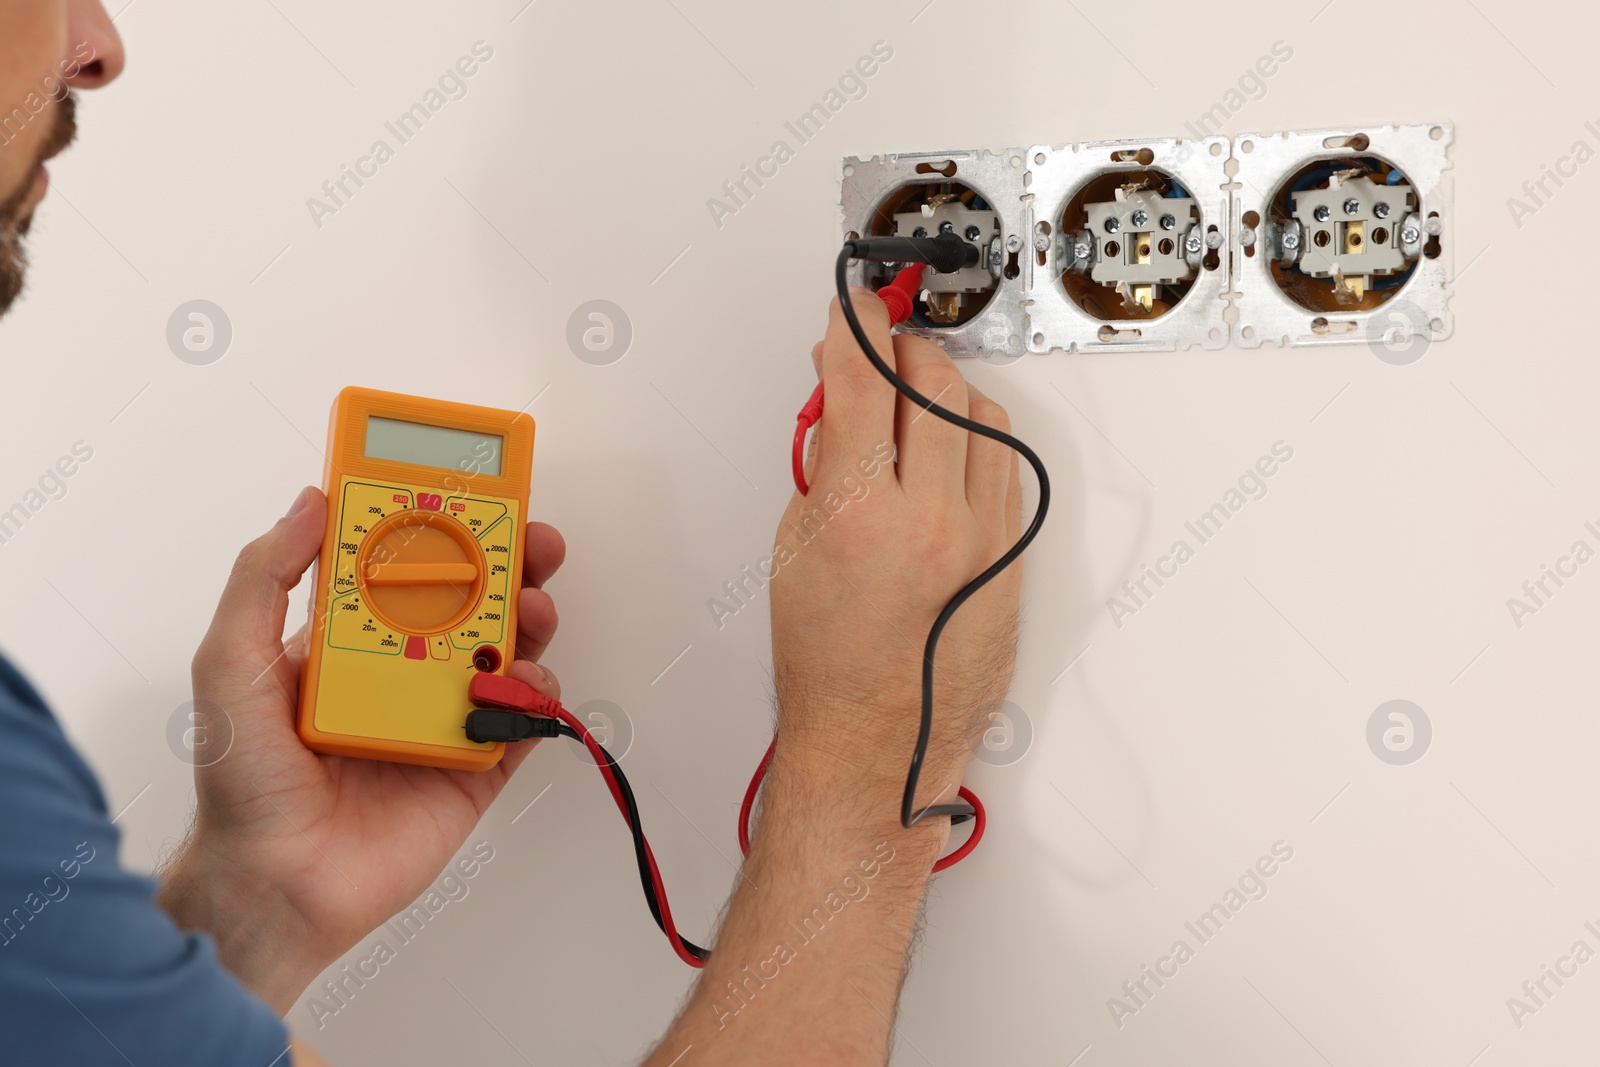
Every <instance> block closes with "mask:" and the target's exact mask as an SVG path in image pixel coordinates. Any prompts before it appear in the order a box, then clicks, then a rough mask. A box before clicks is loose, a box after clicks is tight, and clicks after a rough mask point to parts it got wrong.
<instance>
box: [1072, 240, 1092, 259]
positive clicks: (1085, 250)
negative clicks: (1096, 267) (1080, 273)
mask: <svg viewBox="0 0 1600 1067" xmlns="http://www.w3.org/2000/svg"><path fill="white" fill-rule="evenodd" d="M1072 254H1073V256H1074V257H1075V258H1076V259H1077V260H1078V262H1080V263H1087V262H1088V261H1089V245H1088V244H1087V243H1080V244H1075V245H1073V246H1072Z"/></svg>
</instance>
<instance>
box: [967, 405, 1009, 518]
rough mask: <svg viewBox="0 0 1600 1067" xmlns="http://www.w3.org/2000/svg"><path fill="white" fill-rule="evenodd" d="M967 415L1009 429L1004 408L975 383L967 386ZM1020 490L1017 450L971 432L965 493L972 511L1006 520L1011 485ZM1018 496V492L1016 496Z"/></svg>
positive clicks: (974, 419)
mask: <svg viewBox="0 0 1600 1067" xmlns="http://www.w3.org/2000/svg"><path fill="white" fill-rule="evenodd" d="M967 394H968V399H967V417H968V418H970V419H972V421H974V422H981V423H983V424H984V425H985V426H989V427H992V428H993V429H996V430H999V431H1001V432H1002V433H1010V432H1011V416H1010V415H1008V414H1007V413H1006V409H1005V408H1003V407H1001V406H1000V405H999V404H996V403H995V402H994V401H993V400H990V399H989V398H988V397H987V396H985V395H984V394H983V392H982V390H980V389H979V388H978V387H977V386H975V385H971V384H969V385H968V386H967ZM1013 488H1015V489H1016V490H1017V492H1018V493H1019V494H1020V493H1021V486H1020V484H1019V483H1018V480H1017V454H1016V452H1014V451H1012V450H1011V448H1009V447H1008V446H1006V445H1003V444H1001V443H1000V442H999V441H993V440H990V439H989V438H987V437H984V436H983V435H982V434H973V435H972V439H971V440H970V441H969V442H968V443H967V470H966V494H967V505H968V506H969V507H971V508H972V513H973V514H974V515H976V516H978V517H979V518H980V519H982V520H984V521H986V522H987V521H992V522H994V523H995V524H997V525H998V524H1000V523H1002V522H1009V521H1010V516H1009V510H1008V509H1009V501H1010V499H1011V492H1012V489H1013ZM1018 499H1019V500H1020V499H1021V498H1020V495H1019V497H1018Z"/></svg>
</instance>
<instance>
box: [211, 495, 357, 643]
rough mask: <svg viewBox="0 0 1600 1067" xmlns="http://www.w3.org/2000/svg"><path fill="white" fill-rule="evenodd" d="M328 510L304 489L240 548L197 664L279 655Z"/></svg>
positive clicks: (320, 501) (325, 502)
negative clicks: (292, 599)
mask: <svg viewBox="0 0 1600 1067" xmlns="http://www.w3.org/2000/svg"><path fill="white" fill-rule="evenodd" d="M327 506H328V505H327V500H326V499H325V498H324V497H323V495H322V491H321V490H320V489H317V488H316V487H314V486H307V487H306V488H304V489H302V490H301V491H300V495H299V496H298V497H296V498H295V501H294V504H293V505H292V506H290V508H289V511H288V513H287V514H286V515H284V517H283V518H281V519H279V520H278V521H277V523H276V524H275V525H274V526H273V527H272V529H270V530H268V531H267V532H266V533H264V534H262V535H261V536H260V537H258V538H256V539H255V540H254V541H251V542H250V543H249V544H248V545H245V546H244V550H243V551H242V552H240V553H239V558H238V559H237V560H235V561H234V564H233V572H232V573H231V574H230V575H229V576H228V584H227V586H226V587H225V588H224V589H223V590H222V599H221V601H220V602H219V603H218V604H217V613H216V615H215V616H213V617H212V620H211V629H210V630H208V631H207V632H206V637H205V640H204V641H203V642H201V645H200V655H199V656H198V657H197V658H200V657H207V656H210V655H216V656H220V657H223V658H224V659H225V660H234V659H246V660H247V661H253V660H254V659H255V658H256V657H257V656H261V655H264V656H265V657H266V658H267V659H270V658H272V657H273V656H275V655H277V654H278V653H279V651H280V649H281V648H282V643H283V621H284V616H285V615H286V614H287V613H288V610H289V590H291V589H293V588H294V587H295V586H296V585H298V584H300V578H301V576H302V575H304V574H305V571H306V568H307V567H309V566H311V561H312V560H314V559H316V558H317V552H318V550H319V549H320V548H321V547H322V534H323V527H324V524H325V521H326V518H327ZM257 666H258V667H259V664H257Z"/></svg>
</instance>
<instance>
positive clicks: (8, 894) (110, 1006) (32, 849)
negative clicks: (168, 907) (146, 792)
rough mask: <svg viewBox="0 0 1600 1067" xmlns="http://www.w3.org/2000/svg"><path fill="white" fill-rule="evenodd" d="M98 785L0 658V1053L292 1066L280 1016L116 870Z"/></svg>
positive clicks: (165, 1065) (207, 942)
mask: <svg viewBox="0 0 1600 1067" xmlns="http://www.w3.org/2000/svg"><path fill="white" fill-rule="evenodd" d="M117 837H118V832H117V828H116V827H115V826H113V825H112V824H111V820H110V818H109V816H108V814H107V812H106V802H105V798H104V797H103V796H102V795H101V793H100V786H99V783H98V782H96V781H95V777H94V775H93V773H91V772H90V770H89V768H88V765H87V764H85V763H84V761H83V758H82V757H81V756H79V755H78V753H77V752H76V751H75V750H74V749H73V747H72V745H71V743H69V742H68V741H67V738H66V735H65V734H63V733H62V731H61V727H60V725H59V724H58V723H57V722H56V720H55V718H54V717H53V716H52V715H51V714H50V712H49V710H48V709H47V708H46V707H45V706H44V702H43V701H42V700H40V699H39V695H38V694H37V693H36V692H34V690H33V687H32V686H30V685H29V684H28V683H27V682H26V681H24V680H23V679H22V677H21V676H20V675H19V674H17V672H16V671H15V670H14V669H13V668H12V667H11V665H10V664H8V663H7V662H6V661H5V660H4V659H3V658H0V1060H4V1062H5V1063H7V1064H16V1065H18V1067H35V1065H40V1067H42V1065H44V1064H56V1063H63V1064H72V1065H74V1067H99V1065H101V1064H106V1065H116V1067H126V1065H127V1064H130V1063H132V1064H139V1065H140V1067H144V1065H146V1064H160V1065H162V1067H201V1065H204V1067H218V1065H224V1064H225V1065H230V1067H231V1065H239V1067H289V1060H290V1057H289V1056H288V1055H287V1050H288V1046H289V1037H288V1032H287V1030H286V1029H285V1027H284V1025H283V1021H282V1020H281V1019H279V1018H278V1017H277V1015H276V1014H274V1013H273V1011H272V1009H271V1008H269V1007H267V1006H266V1005H265V1004H263V1003H262V1002H261V1001H259V1000H257V999H256V998H255V997H253V996H251V995H250V993H249V992H247V991H246V990H245V988H244V987H243V986H242V985H240V984H239V981H238V979H236V978H235V977H234V976H233V975H232V974H230V973H229V972H228V971H227V970H226V969H224V968H223V966H222V964H221V963H220V962H218V960H217V952H216V946H215V945H214V944H213V943H212V941H211V939H210V938H209V937H207V936H205V935H202V934H188V933H184V932H183V931H182V930H179V929H178V927H177V925H176V924H174V923H173V921H172V919H171V918H169V917H168V915H167V914H166V912H164V911H162V910H161V909H160V908H158V907H156V904H155V900H154V896H155V891H156V883H155V882H154V881H152V880H151V879H149V878H145V877H141V876H139V875H136V874H132V873H130V872H128V871H125V870H123V869H122V868H121V867H120V866H119V865H118V864H117Z"/></svg>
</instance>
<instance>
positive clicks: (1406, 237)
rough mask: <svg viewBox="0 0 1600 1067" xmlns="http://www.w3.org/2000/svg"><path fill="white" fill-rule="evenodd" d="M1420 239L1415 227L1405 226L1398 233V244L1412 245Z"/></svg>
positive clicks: (1420, 235)
mask: <svg viewBox="0 0 1600 1067" xmlns="http://www.w3.org/2000/svg"><path fill="white" fill-rule="evenodd" d="M1421 239H1422V234H1421V233H1420V232H1419V231H1418V230H1417V228H1416V227H1415V226H1407V227H1406V228H1405V229H1403V230H1401V231H1400V243H1401V244H1408V245H1414V244H1416V243H1417V242H1418V241H1420V240H1421Z"/></svg>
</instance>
